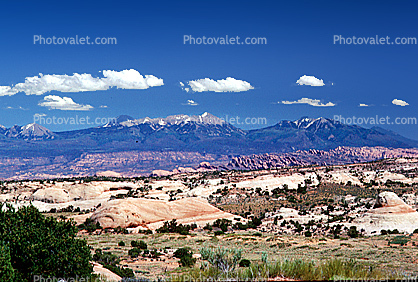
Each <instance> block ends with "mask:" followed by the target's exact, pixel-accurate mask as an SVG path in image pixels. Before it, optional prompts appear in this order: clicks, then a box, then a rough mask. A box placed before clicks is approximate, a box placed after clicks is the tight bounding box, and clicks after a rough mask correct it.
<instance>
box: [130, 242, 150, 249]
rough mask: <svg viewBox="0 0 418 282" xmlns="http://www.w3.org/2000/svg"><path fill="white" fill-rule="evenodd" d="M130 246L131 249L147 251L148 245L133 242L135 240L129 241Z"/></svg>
mask: <svg viewBox="0 0 418 282" xmlns="http://www.w3.org/2000/svg"><path fill="white" fill-rule="evenodd" d="M131 246H132V247H133V248H139V249H141V250H146V249H148V245H147V243H145V242H144V241H142V240H141V241H135V240H133V241H131Z"/></svg>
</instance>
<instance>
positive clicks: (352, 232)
mask: <svg viewBox="0 0 418 282" xmlns="http://www.w3.org/2000/svg"><path fill="white" fill-rule="evenodd" d="M347 235H348V236H350V237H351V238H357V237H358V236H359V232H358V231H357V227H355V226H350V229H348V232H347Z"/></svg>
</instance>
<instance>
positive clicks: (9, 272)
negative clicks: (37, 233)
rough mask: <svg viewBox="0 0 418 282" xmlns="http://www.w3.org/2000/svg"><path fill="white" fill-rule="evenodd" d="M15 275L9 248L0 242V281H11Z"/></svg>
mask: <svg viewBox="0 0 418 282" xmlns="http://www.w3.org/2000/svg"><path fill="white" fill-rule="evenodd" d="M14 276H15V270H14V269H13V266H12V262H11V258H10V250H9V248H8V247H7V246H6V245H5V244H3V243H2V242H0V281H4V282H13V281H14Z"/></svg>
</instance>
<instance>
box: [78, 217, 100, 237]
mask: <svg viewBox="0 0 418 282" xmlns="http://www.w3.org/2000/svg"><path fill="white" fill-rule="evenodd" d="M77 227H78V229H79V230H83V229H85V230H87V231H88V232H89V233H92V232H94V231H96V230H97V229H102V227H101V226H100V223H98V222H97V223H94V222H93V220H91V218H86V220H85V221H84V223H82V224H80V225H79V226H77Z"/></svg>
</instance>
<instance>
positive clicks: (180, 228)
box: [156, 219, 192, 235]
mask: <svg viewBox="0 0 418 282" xmlns="http://www.w3.org/2000/svg"><path fill="white" fill-rule="evenodd" d="M190 229H192V227H191V226H190V225H183V224H181V223H180V224H177V221H176V220H175V219H173V220H172V221H166V222H164V225H163V226H161V227H160V228H158V229H157V230H156V231H157V233H179V234H180V235H189V234H190V233H189V231H190Z"/></svg>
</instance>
